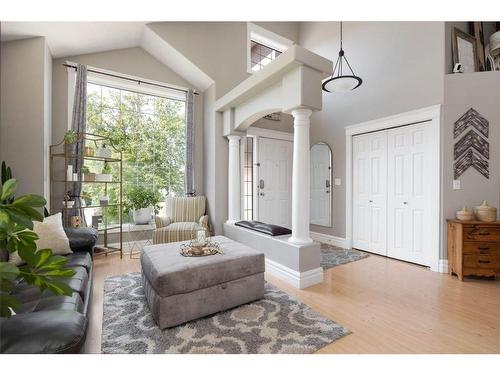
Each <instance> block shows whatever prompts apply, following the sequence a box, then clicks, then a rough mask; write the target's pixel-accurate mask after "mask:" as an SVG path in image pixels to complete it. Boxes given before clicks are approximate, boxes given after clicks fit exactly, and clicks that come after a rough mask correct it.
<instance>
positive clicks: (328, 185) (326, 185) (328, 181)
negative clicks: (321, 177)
mask: <svg viewBox="0 0 500 375" xmlns="http://www.w3.org/2000/svg"><path fill="white" fill-rule="evenodd" d="M325 187H326V188H327V189H328V188H329V187H330V180H326V184H325Z"/></svg>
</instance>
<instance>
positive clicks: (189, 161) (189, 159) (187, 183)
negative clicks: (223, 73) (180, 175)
mask: <svg viewBox="0 0 500 375" xmlns="http://www.w3.org/2000/svg"><path fill="white" fill-rule="evenodd" d="M193 161H194V91H193V89H189V90H188V91H187V93H186V173H185V179H184V191H185V194H186V196H187V197H191V196H194V195H196V191H195V190H194V173H193Z"/></svg>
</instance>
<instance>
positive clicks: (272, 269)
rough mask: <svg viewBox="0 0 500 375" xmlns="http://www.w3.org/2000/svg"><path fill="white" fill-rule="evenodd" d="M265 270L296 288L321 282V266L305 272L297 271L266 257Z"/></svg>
mask: <svg viewBox="0 0 500 375" xmlns="http://www.w3.org/2000/svg"><path fill="white" fill-rule="evenodd" d="M266 272H268V273H270V274H271V275H273V276H276V277H277V278H279V279H281V280H283V281H285V282H287V283H289V284H291V285H292V286H293V287H295V288H298V289H304V288H307V287H310V286H311V285H315V284H319V283H321V282H323V268H322V267H318V268H315V269H312V270H309V271H306V272H298V271H295V270H292V269H291V268H288V267H285V266H284V265H282V264H279V263H277V262H274V261H272V260H271V259H267V258H266Z"/></svg>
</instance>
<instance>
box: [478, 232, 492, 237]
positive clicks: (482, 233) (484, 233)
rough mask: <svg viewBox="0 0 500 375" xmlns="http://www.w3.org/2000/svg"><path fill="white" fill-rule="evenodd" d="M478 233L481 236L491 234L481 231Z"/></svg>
mask: <svg viewBox="0 0 500 375" xmlns="http://www.w3.org/2000/svg"><path fill="white" fill-rule="evenodd" d="M478 235H480V236H489V235H490V232H479V233H478Z"/></svg>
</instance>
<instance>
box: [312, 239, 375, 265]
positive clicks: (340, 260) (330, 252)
mask: <svg viewBox="0 0 500 375" xmlns="http://www.w3.org/2000/svg"><path fill="white" fill-rule="evenodd" d="M368 256H369V255H368V254H367V253H364V252H362V251H359V250H354V249H350V250H349V249H342V248H341V247H336V246H333V245H329V244H327V243H323V242H322V243H321V261H320V264H321V267H323V269H325V270H327V269H329V268H333V267H337V266H340V265H342V264H346V263H350V262H355V261H356V260H360V259H364V258H366V257H368Z"/></svg>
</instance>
